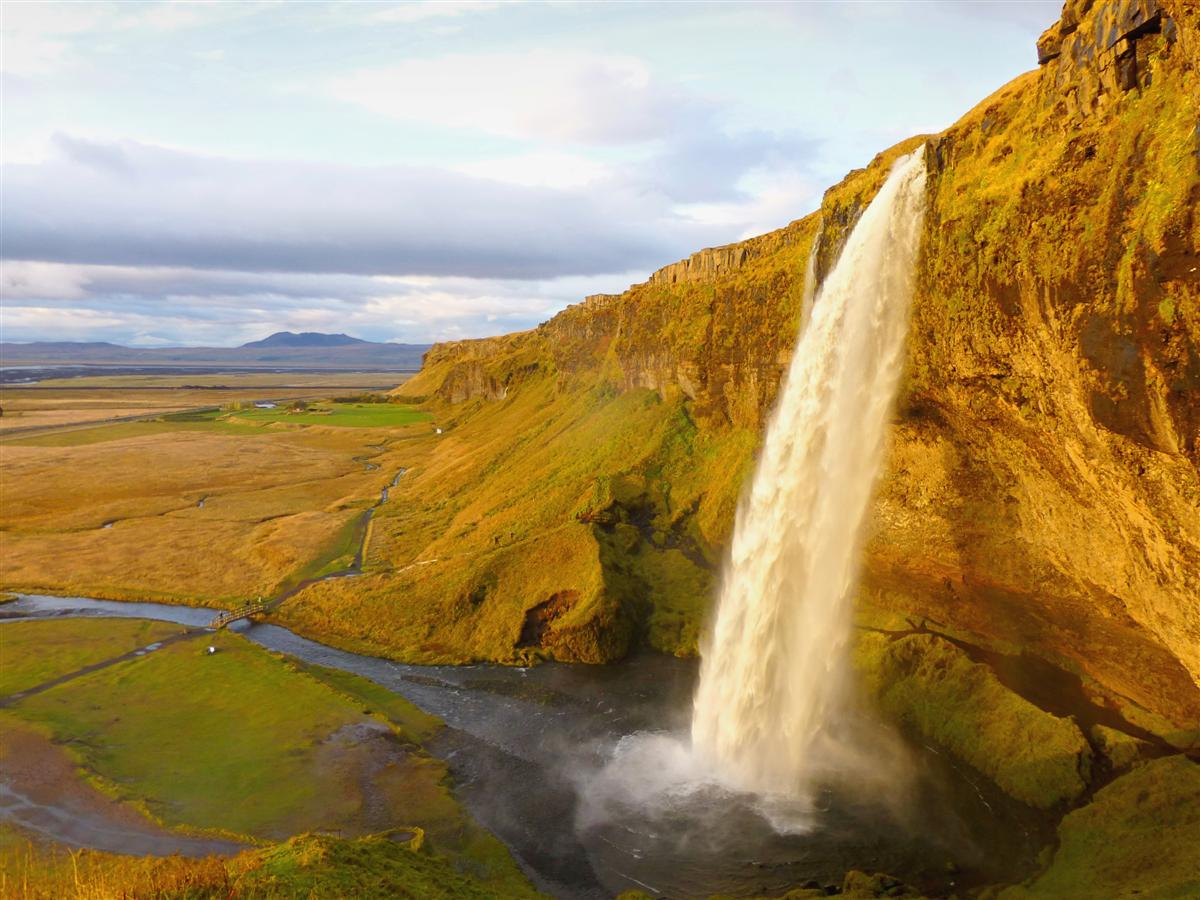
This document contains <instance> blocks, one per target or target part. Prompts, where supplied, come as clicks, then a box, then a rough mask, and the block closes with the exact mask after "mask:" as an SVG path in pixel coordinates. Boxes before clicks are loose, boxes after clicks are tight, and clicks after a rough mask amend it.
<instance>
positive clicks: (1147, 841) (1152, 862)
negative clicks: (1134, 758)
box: [1000, 756, 1200, 900]
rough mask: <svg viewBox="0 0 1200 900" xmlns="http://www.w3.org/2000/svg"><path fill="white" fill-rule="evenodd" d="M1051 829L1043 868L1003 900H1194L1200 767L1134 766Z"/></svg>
mask: <svg viewBox="0 0 1200 900" xmlns="http://www.w3.org/2000/svg"><path fill="white" fill-rule="evenodd" d="M1058 833H1059V845H1058V849H1057V850H1056V851H1055V852H1054V856H1053V858H1052V860H1051V861H1050V865H1049V866H1048V868H1047V869H1046V870H1045V871H1044V872H1042V873H1041V874H1039V875H1038V876H1036V877H1035V878H1033V879H1031V880H1030V881H1029V882H1028V883H1026V884H1024V885H1020V886H1017V887H1013V888H1010V889H1008V890H1006V891H1004V892H1003V893H1002V894H1001V895H1000V896H1001V898H1002V900H1043V898H1044V900H1051V898H1053V900H1094V898H1099V897H1105V898H1121V897H1124V898H1133V897H1137V898H1143V900H1185V898H1186V900H1191V898H1195V897H1200V765H1197V764H1196V763H1194V762H1192V761H1191V760H1189V759H1187V758H1186V757H1184V756H1171V757H1167V758H1166V759H1158V760H1155V761H1153V762H1150V763H1147V764H1146V765H1144V766H1142V767H1140V768H1137V769H1134V770H1133V771H1132V772H1130V773H1129V774H1128V775H1124V776H1122V777H1121V778H1118V779H1117V780H1116V781H1114V782H1113V783H1112V784H1110V785H1108V786H1107V787H1105V788H1104V789H1102V790H1100V791H1098V792H1097V793H1096V796H1095V798H1094V799H1093V800H1092V802H1091V803H1089V804H1088V805H1087V806H1085V807H1083V808H1081V809H1077V810H1075V811H1074V812H1072V813H1069V814H1068V815H1067V816H1065V817H1064V818H1063V820H1062V824H1061V825H1059V829H1058Z"/></svg>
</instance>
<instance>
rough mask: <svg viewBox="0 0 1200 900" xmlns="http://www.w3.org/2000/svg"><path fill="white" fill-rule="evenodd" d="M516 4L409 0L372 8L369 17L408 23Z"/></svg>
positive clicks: (508, 1)
mask: <svg viewBox="0 0 1200 900" xmlns="http://www.w3.org/2000/svg"><path fill="white" fill-rule="evenodd" d="M516 5H517V3H516V0H409V2H407V3H395V4H391V5H388V6H385V7H383V8H382V9H375V10H372V11H371V13H370V15H369V18H370V19H371V20H372V21H374V22H400V23H402V24H410V23H413V22H422V21H425V20H427V19H447V18H450V19H457V18H461V17H462V16H466V15H471V14H474V13H484V12H494V11H495V10H498V9H502V8H504V7H512V6H516Z"/></svg>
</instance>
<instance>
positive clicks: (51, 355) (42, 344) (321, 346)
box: [0, 331, 430, 371]
mask: <svg viewBox="0 0 1200 900" xmlns="http://www.w3.org/2000/svg"><path fill="white" fill-rule="evenodd" d="M429 346H430V345H429V344H384V343H376V342H373V341H364V340H360V339H359V338H354V337H350V336H349V335H346V334H320V333H318V332H306V333H304V334H296V333H294V332H290V331H280V332H278V333H276V334H273V335H271V336H270V337H267V338H263V339H262V340H261V341H251V342H250V343H249V344H244V345H243V346H241V347H122V346H120V345H118V344H109V343H102V342H97V341H92V342H82V341H80V342H75V341H35V342H33V343H30V344H13V343H0V365H3V366H42V365H49V366H56V365H58V366H63V365H77V366H78V365H94V366H114V365H115V366H130V365H134V366H176V367H178V366H201V367H209V368H212V367H222V366H227V367H261V368H313V369H363V368H371V369H378V370H397V371H414V370H416V369H419V368H420V367H421V357H422V356H424V355H425V351H426V350H428V349H429Z"/></svg>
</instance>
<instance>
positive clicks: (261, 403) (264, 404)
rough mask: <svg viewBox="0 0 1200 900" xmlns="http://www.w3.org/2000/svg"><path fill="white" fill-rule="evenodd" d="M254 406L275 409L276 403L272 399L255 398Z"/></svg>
mask: <svg viewBox="0 0 1200 900" xmlns="http://www.w3.org/2000/svg"><path fill="white" fill-rule="evenodd" d="M254 408H255V409H274V408H275V404H274V403H272V402H271V401H270V400H255V401H254Z"/></svg>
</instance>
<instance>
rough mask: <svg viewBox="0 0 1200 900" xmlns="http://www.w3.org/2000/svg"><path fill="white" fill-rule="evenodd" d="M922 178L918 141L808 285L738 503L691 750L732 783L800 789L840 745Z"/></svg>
mask: <svg viewBox="0 0 1200 900" xmlns="http://www.w3.org/2000/svg"><path fill="white" fill-rule="evenodd" d="M924 185H925V166H924V159H923V154H922V153H921V152H920V151H917V152H916V153H913V154H911V155H909V156H907V157H904V158H902V159H900V160H898V161H897V162H896V164H895V166H894V167H893V168H892V171H891V174H890V175H889V176H888V178H887V181H886V182H885V183H884V185H883V187H882V188H881V189H880V191H879V193H878V194H877V195H876V197H875V199H874V200H873V201H872V202H871V204H870V205H869V206H868V207H867V209H866V210H865V211H864V212H863V214H862V217H861V218H860V219H859V221H858V224H857V225H855V227H854V230H853V232H852V233H851V235H850V237H849V240H848V241H847V243H846V246H845V248H844V249H843V251H842V253H841V256H840V257H839V259H838V261H837V263H836V264H835V266H834V267H833V269H832V271H831V272H830V273H829V275H828V277H827V278H826V279H825V281H824V283H823V284H822V285H821V287H820V288H819V290H818V291H817V292H816V296H815V298H814V300H813V303H812V309H811V314H809V315H807V316H806V318H805V320H804V322H803V323H802V330H801V337H800V340H799V343H798V344H797V346H796V350H795V354H794V356H793V358H792V363H791V368H790V370H789V372H788V374H787V378H786V383H785V384H784V386H783V388H782V392H781V395H780V398H779V401H778V405H777V407H776V409H775V411H774V413H773V415H772V419H771V422H770V424H769V426H768V428H767V434H766V438H765V442H764V445H763V448H762V451H761V455H760V457H759V461H758V467H757V469H756V471H755V474H754V480H753V483H752V486H751V489H750V492H749V494H748V495H747V496H746V497H745V499H744V500H743V501H742V504H741V506H740V508H739V510H738V515H737V522H736V524H735V527H734V535H733V543H732V549H731V556H730V559H729V561H728V564H727V567H726V570H725V573H724V580H723V583H722V587H721V593H720V596H719V600H718V604H717V608H716V614H715V620H714V622H713V625H712V628H711V631H710V633H709V634H708V636H707V637H706V640H705V645H704V647H703V648H702V661H701V668H700V683H699V686H698V687H697V690H696V695H695V701H694V709H693V716H692V746H693V751H694V753H695V754H696V755H697V756H698V757H699V758H701V759H703V760H704V761H705V762H706V764H708V765H711V766H713V767H714V768H715V769H716V771H717V772H718V773H719V775H720V777H721V779H722V780H723V781H724V782H726V783H729V784H731V785H733V786H735V787H737V788H740V789H745V790H749V791H755V792H758V793H765V794H772V795H786V796H793V797H796V796H802V795H803V794H804V792H805V788H806V787H808V786H811V780H812V777H813V772H814V767H815V766H818V765H819V763H818V762H817V760H818V757H820V758H821V759H824V760H827V759H828V756H827V755H826V754H834V755H836V754H844V753H848V752H849V749H848V748H845V747H842V746H839V725H840V722H841V719H842V717H843V715H844V713H845V711H846V709H847V703H848V699H847V698H848V693H847V687H848V685H847V670H848V647H849V639H850V634H851V628H852V621H851V605H852V598H853V593H854V589H855V584H856V580H857V574H858V567H859V562H860V559H859V557H860V551H861V545H862V541H863V530H864V522H865V519H866V513H867V509H868V507H869V505H870V499H871V494H872V490H873V488H874V484H875V481H876V478H877V476H878V473H879V469H880V465H881V463H882V460H883V455H884V446H885V440H886V426H887V421H888V417H889V415H890V412H891V409H892V404H893V402H894V399H895V394H896V390H897V387H898V385H899V381H900V374H901V370H902V368H903V363H904V340H905V334H906V332H907V330H908V316H909V302H910V298H911V295H912V285H913V272H914V268H915V262H916V256H917V249H918V245H919V242H920V234H921V224H922V220H923V217H924ZM811 265H812V263H811V261H810V266H811ZM807 312H808V311H807V310H806V313H807Z"/></svg>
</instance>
